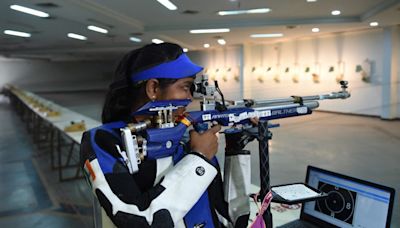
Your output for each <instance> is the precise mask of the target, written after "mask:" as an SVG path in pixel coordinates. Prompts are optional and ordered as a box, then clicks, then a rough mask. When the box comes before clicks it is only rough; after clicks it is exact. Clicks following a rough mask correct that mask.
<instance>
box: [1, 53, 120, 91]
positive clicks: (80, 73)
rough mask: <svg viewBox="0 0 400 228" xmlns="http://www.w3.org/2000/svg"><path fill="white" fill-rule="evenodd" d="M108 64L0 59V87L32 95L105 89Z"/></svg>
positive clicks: (107, 80)
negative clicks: (19, 89)
mask: <svg viewBox="0 0 400 228" xmlns="http://www.w3.org/2000/svg"><path fill="white" fill-rule="evenodd" d="M114 67H115V66H114V62H112V61H105V62H103V61H62V62H61V61H60V62H52V61H47V60H32V59H9V58H0V88H1V87H3V86H4V85H5V84H7V83H11V84H14V85H17V86H19V87H21V88H24V89H26V90H29V91H32V92H63V91H64V92H65V91H67V92H68V91H81V90H99V89H106V88H107V86H108V83H109V81H110V80H111V77H112V72H113V70H114Z"/></svg>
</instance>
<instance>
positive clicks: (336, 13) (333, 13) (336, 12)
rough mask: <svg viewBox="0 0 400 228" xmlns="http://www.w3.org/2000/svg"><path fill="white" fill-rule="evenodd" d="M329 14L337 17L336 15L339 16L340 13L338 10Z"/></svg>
mask: <svg viewBox="0 0 400 228" xmlns="http://www.w3.org/2000/svg"><path fill="white" fill-rule="evenodd" d="M331 14H332V15H334V16H337V15H340V14H341V12H340V10H333V11H332V12H331Z"/></svg>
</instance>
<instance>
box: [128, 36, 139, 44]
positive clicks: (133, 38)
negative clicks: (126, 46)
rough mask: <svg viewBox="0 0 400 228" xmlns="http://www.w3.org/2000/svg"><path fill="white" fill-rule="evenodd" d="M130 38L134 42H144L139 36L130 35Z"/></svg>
mask: <svg viewBox="0 0 400 228" xmlns="http://www.w3.org/2000/svg"><path fill="white" fill-rule="evenodd" d="M129 40H130V41H133V42H136V43H139V42H142V40H141V39H139V38H137V37H134V36H131V37H129Z"/></svg>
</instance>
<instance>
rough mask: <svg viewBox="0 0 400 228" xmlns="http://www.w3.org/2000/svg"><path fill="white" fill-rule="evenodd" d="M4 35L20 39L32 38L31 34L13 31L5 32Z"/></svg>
mask: <svg viewBox="0 0 400 228" xmlns="http://www.w3.org/2000/svg"><path fill="white" fill-rule="evenodd" d="M4 34H7V35H11V36H19V37H31V34H30V33H26V32H19V31H13V30H4Z"/></svg>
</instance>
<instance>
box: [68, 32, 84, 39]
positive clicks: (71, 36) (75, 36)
mask: <svg viewBox="0 0 400 228" xmlns="http://www.w3.org/2000/svg"><path fill="white" fill-rule="evenodd" d="M67 36H68V37H69V38H72V39H77V40H87V37H86V36H82V35H79V34H75V33H68V34H67Z"/></svg>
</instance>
